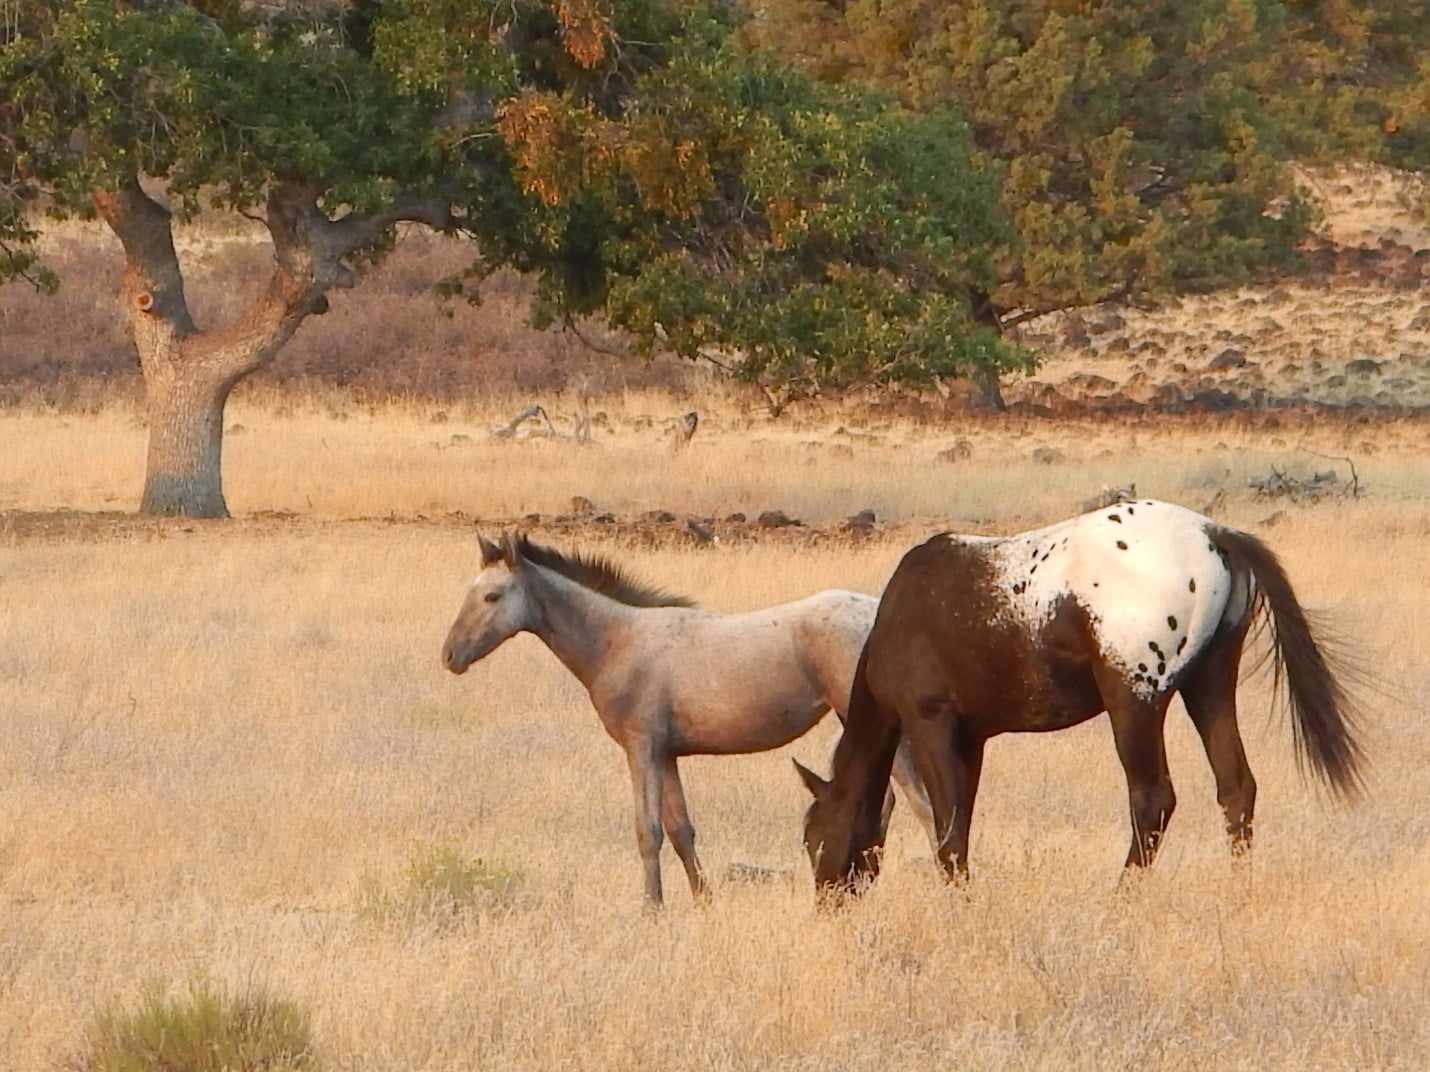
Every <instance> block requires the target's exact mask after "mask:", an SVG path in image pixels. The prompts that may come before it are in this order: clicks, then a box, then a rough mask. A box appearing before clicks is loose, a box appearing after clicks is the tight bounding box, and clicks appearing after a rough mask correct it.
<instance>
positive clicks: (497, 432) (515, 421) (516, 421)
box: [492, 404, 557, 439]
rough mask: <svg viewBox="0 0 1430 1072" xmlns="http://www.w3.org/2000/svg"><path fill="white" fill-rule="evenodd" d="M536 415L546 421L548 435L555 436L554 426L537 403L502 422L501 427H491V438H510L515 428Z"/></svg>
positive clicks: (514, 432) (513, 434) (514, 433)
mask: <svg viewBox="0 0 1430 1072" xmlns="http://www.w3.org/2000/svg"><path fill="white" fill-rule="evenodd" d="M537 417H540V418H541V419H542V420H543V421H545V422H546V431H547V434H548V435H550V436H551V437H552V438H555V437H556V435H557V432H556V426H555V425H553V424H552V423H551V418H550V417H548V416H547V415H546V410H544V409H542V408H541V406H540V404H537V405H534V406H530V407H528V408H526V409H524V410H522V411H521V412H520V413H518V414H517V415H516V416H515V417H513V418H512V419H511V420H510V421H509V422H508V423H507V424H504V425H503V426H502V427H500V428H493V429H492V438H493V439H511V438H513V437H514V436H515V435H516V430H517V429H518V428H520V427H521V426H522V425H523V424H525V423H526V422H527V421H529V420H533V419H534V418H537Z"/></svg>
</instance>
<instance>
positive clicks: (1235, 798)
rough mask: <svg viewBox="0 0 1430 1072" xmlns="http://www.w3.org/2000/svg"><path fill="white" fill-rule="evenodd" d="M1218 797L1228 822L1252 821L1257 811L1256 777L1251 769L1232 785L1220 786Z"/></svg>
mask: <svg viewBox="0 0 1430 1072" xmlns="http://www.w3.org/2000/svg"><path fill="white" fill-rule="evenodd" d="M1216 799H1217V803H1218V804H1220V805H1221V807H1222V810H1223V811H1224V812H1226V817H1227V821H1228V822H1232V821H1234V820H1237V819H1242V820H1244V821H1246V822H1250V821H1251V817H1252V815H1253V813H1254V812H1255V811H1256V779H1255V778H1253V777H1252V776H1251V771H1246V772H1245V773H1244V774H1242V776H1241V777H1240V778H1238V779H1237V780H1236V781H1235V782H1233V783H1231V784H1230V785H1223V786H1218V787H1217V795H1216Z"/></svg>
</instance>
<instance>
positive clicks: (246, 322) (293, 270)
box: [93, 175, 455, 518]
mask: <svg viewBox="0 0 1430 1072" xmlns="http://www.w3.org/2000/svg"><path fill="white" fill-rule="evenodd" d="M321 196H322V188H321V187H320V186H318V185H316V184H312V183H307V184H297V183H295V184H285V185H279V186H275V187H274V188H273V189H272V190H271V191H270V193H269V197H268V221H267V222H268V230H269V233H270V234H271V235H272V238H273V253H274V258H273V259H274V265H273V271H272V274H271V275H270V276H269V279H268V283H267V285H266V287H265V288H264V290H263V292H262V293H261V294H259V295H258V297H256V298H255V299H254V300H253V301H252V302H250V303H249V305H248V307H247V308H246V309H245V310H244V311H243V312H242V313H240V314H239V315H238V316H237V317H236V318H235V319H234V320H233V322H232V323H230V324H228V325H225V326H224V327H222V328H218V329H215V330H212V331H200V330H199V328H198V326H197V325H196V324H195V323H194V321H193V318H192V316H191V315H190V313H189V307H188V301H187V300H186V298H185V296H184V281H183V274H182V272H181V271H180V269H179V260H178V255H177V253H176V252H175V249H174V238H173V229H172V222H171V218H170V214H169V212H168V210H167V209H165V208H164V207H163V206H162V205H160V204H159V203H158V202H156V201H154V200H153V199H152V198H150V197H149V196H148V195H147V194H146V193H145V192H144V190H143V188H142V187H141V186H140V184H139V178H138V176H137V175H132V176H130V177H129V178H128V179H127V180H126V181H125V182H124V183H122V184H121V185H120V187H119V188H118V189H117V190H96V191H95V192H94V194H93V200H94V204H95V207H96V208H97V209H98V210H99V213H100V215H101V216H103V217H104V220H105V222H106V223H108V224H109V226H110V228H111V229H112V230H113V231H114V233H115V234H116V235H118V236H119V240H120V241H121V242H122V243H123V245H124V253H125V261H126V266H125V270H124V276H123V279H122V281H121V286H120V292H121V296H122V298H123V302H124V307H125V309H126V310H127V312H128V315H129V326H130V330H131V332H132V334H133V338H134V346H135V349H136V350H137V351H138V353H139V365H140V368H141V369H142V370H143V373H144V388H145V396H146V399H147V404H148V414H149V455H148V463H147V468H146V471H145V476H144V495H143V499H142V500H141V502H140V506H139V512H140V513H142V514H151V515H158V516H165V517H211V518H217V517H227V516H228V504H227V503H226V502H225V501H224V496H223V464H222V462H223V413H224V406H225V404H226V403H227V402H228V396H229V393H230V392H231V391H232V390H233V388H234V385H235V384H237V383H238V382H239V380H241V379H243V378H244V377H245V376H247V375H249V374H250V373H252V372H254V371H256V370H257V369H259V368H262V367H263V366H264V365H266V364H268V363H269V362H270V361H272V360H273V358H274V357H275V356H276V355H277V354H278V351H279V350H281V349H282V348H283V346H284V344H285V343H287V341H288V340H289V339H291V338H292V337H293V333H294V332H295V331H297V330H298V326H299V325H300V324H301V323H302V322H303V321H304V320H305V319H307V318H308V317H309V316H313V315H316V314H320V313H324V312H326V311H327V308H328V300H327V297H326V296H325V292H326V291H327V290H329V289H330V288H332V287H348V286H351V285H352V283H353V272H352V269H351V268H349V267H348V265H347V264H346V263H345V261H346V258H347V257H349V256H351V255H352V254H354V253H356V252H358V251H360V250H362V249H365V248H368V247H370V246H371V245H372V244H373V243H375V242H376V241H378V240H379V239H380V238H381V236H382V235H383V233H384V232H385V231H386V230H387V229H388V228H390V227H391V226H392V225H393V224H394V223H397V222H399V221H401V220H414V221H417V222H420V223H424V224H426V225H428V226H429V227H433V228H434V229H439V230H449V229H451V228H452V227H453V226H454V224H455V221H454V220H453V218H452V216H451V215H450V213H449V212H448V210H447V208H446V206H444V205H440V204H435V203H432V202H429V201H423V200H420V199H414V198H406V197H399V198H397V199H396V200H395V201H394V203H393V204H392V205H391V206H390V207H389V208H388V209H387V210H385V211H382V212H375V213H362V214H359V213H349V214H348V215H346V216H343V217H341V218H339V219H336V220H333V219H330V218H329V217H328V216H327V215H325V214H324V213H323V211H322V210H321V209H320V208H319V206H318V200H319V198H320V197H321Z"/></svg>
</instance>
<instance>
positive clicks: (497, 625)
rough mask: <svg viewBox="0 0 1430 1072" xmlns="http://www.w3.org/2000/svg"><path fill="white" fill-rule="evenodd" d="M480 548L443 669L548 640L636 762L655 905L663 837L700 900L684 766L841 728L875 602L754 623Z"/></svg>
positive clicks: (546, 559) (918, 798) (868, 599)
mask: <svg viewBox="0 0 1430 1072" xmlns="http://www.w3.org/2000/svg"><path fill="white" fill-rule="evenodd" d="M481 550H482V569H481V572H480V573H478V574H477V578H476V580H475V581H474V582H473V583H472V587H471V590H470V591H469V592H468V593H467V597H466V600H465V601H464V602H463V604H462V609H461V610H460V611H459V612H458V613H457V618H456V621H454V622H453V623H452V628H451V631H450V632H449V633H448V635H447V642H446V643H445V644H444V645H443V647H442V664H443V665H444V666H445V667H446V668H447V669H448V670H450V671H452V673H454V674H461V673H464V672H465V671H466V670H467V668H468V667H469V666H471V665H472V663H474V662H476V661H477V660H478V659H481V658H484V657H485V656H486V655H488V654H490V653H491V652H492V651H494V650H495V649H496V648H497V647H498V646H499V645H500V644H501V643H502V642H503V641H505V640H507V639H508V638H509V637H512V636H514V635H515V634H517V633H521V632H529V633H534V634H536V636H538V637H540V638H541V640H542V641H543V642H544V643H545V644H546V646H547V647H548V648H550V649H551V650H552V652H553V653H555V655H556V657H557V658H558V659H560V660H561V662H562V663H563V664H564V665H565V666H566V668H567V669H568V670H570V671H571V672H572V673H573V674H575V675H576V677H577V678H578V679H580V681H581V684H583V685H585V686H586V691H587V692H588V693H590V696H591V703H592V704H593V705H594V706H595V708H596V713H597V714H598V715H599V716H600V718H601V724H602V725H604V726H605V728H606V732H607V733H609V734H610V735H611V737H612V738H614V739H615V741H616V743H617V744H619V745H620V746H621V747H622V748H624V749H625V751H626V762H627V763H628V764H629V766H630V771H631V782H632V784H633V787H634V789H635V811H636V842H637V844H638V845H639V847H640V854H641V860H642V862H643V863H644V865H645V896H646V899H647V901H649V902H651V903H653V904H659V903H660V901H661V883H660V848H661V841H662V837H661V831H662V829H664V831H665V833H666V834H668V835H669V836H670V840H671V842H672V843H673V844H674V845H675V851H676V853H677V854H678V855H679V856H680V862H681V863H682V864H683V865H684V867H685V873H686V876H687V877H688V878H689V880H690V889H691V891H692V893H694V894H695V895H696V896H700V895H702V894H704V893H705V891H706V883H705V877H704V874H703V873H702V871H701V868H700V861H699V860H698V859H697V858H696V855H695V831H694V828H693V827H692V826H691V824H690V816H689V813H688V812H687V810H686V806H685V790H684V788H683V787H682V786H681V784H680V771H679V770H678V769H677V767H676V760H677V759H678V758H679V757H680V756H689V755H730V754H735V753H742V752H763V751H766V750H767V749H771V748H778V747H780V746H781V745H783V744H788V743H789V742H790V741H792V740H794V739H795V738H796V737H798V736H800V735H801V734H802V733H804V732H805V731H806V730H808V729H809V728H810V727H811V726H813V725H814V724H815V723H816V722H818V721H819V719H820V718H821V717H822V716H823V715H824V714H825V713H826V712H828V711H830V710H833V711H835V712H836V713H837V714H838V715H839V717H840V719H843V718H844V713H845V708H846V705H847V704H848V702H849V686H850V683H851V682H852V681H853V679H854V668H855V665H856V664H857V662H858V661H859V652H860V650H861V649H862V648H863V646H864V640H865V638H866V637H867V636H868V635H869V630H870V629H871V628H872V627H873V625H874V614H875V611H876V610H877V609H878V603H879V601H878V600H877V599H875V598H873V597H872V596H866V595H860V594H859V593H856V592H844V591H838V590H830V591H827V592H820V593H818V594H817V595H812V596H810V597H808V598H807V599H801V600H798V601H796V602H793V603H784V604H781V605H780V606H777V607H770V608H769V609H767V610H759V611H753V612H751V613H748V614H713V613H710V612H708V611H701V610H696V609H694V608H693V607H692V606H691V604H690V601H689V600H687V599H684V598H682V597H680V596H671V595H668V594H666V593H664V592H660V591H657V590H655V589H653V588H650V587H647V586H644V585H641V584H639V583H637V582H635V581H633V580H631V579H630V578H629V577H628V576H626V574H625V573H623V572H622V571H621V569H620V568H619V567H617V566H615V565H613V564H611V563H610V562H608V561H606V560H604V559H601V558H593V557H590V556H584V555H579V554H563V553H561V552H558V551H554V550H552V549H551V548H548V547H543V546H541V545H540V544H535V543H532V542H530V541H529V540H527V539H526V537H524V536H518V537H516V538H512V537H511V536H503V537H502V541H501V543H500V545H498V544H494V543H492V542H491V541H490V540H487V539H485V538H482V539H481ZM894 778H895V780H896V781H897V782H898V784H899V786H900V788H902V790H903V792H904V795H905V798H906V799H907V800H908V801H909V804H910V806H911V807H912V808H913V810H914V812H915V813H916V814H917V815H918V817H919V819H920V820H921V821H922V822H923V824H924V828H925V830H926V831H927V832H928V833H929V836H930V838H931V840H933V841H935V842H936V841H937V839H936V838H933V835H932V811H931V809H930V807H929V803H928V798H927V796H926V795H925V794H924V791H923V786H922V783H921V782H920V781H919V780H918V778H917V777H916V776H915V774H914V773H913V768H912V766H911V765H910V764H909V762H908V760H907V758H906V757H905V756H904V754H903V753H902V751H901V752H900V754H899V756H898V758H897V760H896V762H895V767H894ZM891 804H892V800H890V801H889V804H888V805H886V809H887V807H888V806H891ZM885 818H886V820H887V814H886V816H885Z"/></svg>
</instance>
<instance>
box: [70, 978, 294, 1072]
mask: <svg viewBox="0 0 1430 1072" xmlns="http://www.w3.org/2000/svg"><path fill="white" fill-rule="evenodd" d="M88 1042H89V1045H88V1051H87V1053H86V1054H85V1056H84V1057H83V1058H82V1059H81V1060H80V1061H79V1062H77V1064H76V1067H77V1069H78V1072H290V1070H293V1072H297V1070H304V1072H311V1070H315V1069H317V1068H318V1067H319V1065H318V1061H317V1058H316V1056H315V1055H314V1050H313V1041H312V1033H311V1030H310V1027H309V1021H308V1013H307V1012H306V1011H305V1010H304V1009H303V1008H302V1007H301V1006H299V1005H295V1004H294V1003H293V1002H291V1001H282V1000H280V999H277V998H274V997H273V996H271V995H270V994H267V993H265V992H264V991H262V990H249V991H247V992H245V993H243V994H241V995H237V996H234V995H230V994H227V993H225V992H223V991H221V990H217V989H215V988H214V987H212V986H210V985H209V984H207V983H203V984H200V985H198V986H196V987H194V988H193V989H191V991H190V992H189V994H188V995H187V996H183V997H178V996H175V997H171V996H169V995H167V994H166V993H165V987H163V986H162V985H154V986H152V987H150V988H149V990H148V991H147V992H146V994H145V995H144V997H143V998H142V999H141V1001H140V1004H139V1007H138V1009H136V1010H134V1011H132V1012H126V1011H123V1010H108V1011H105V1012H102V1013H100V1014H99V1016H98V1017H97V1018H96V1020H95V1023H94V1026H93V1027H92V1028H91V1029H90V1032H89V1039H88Z"/></svg>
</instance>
